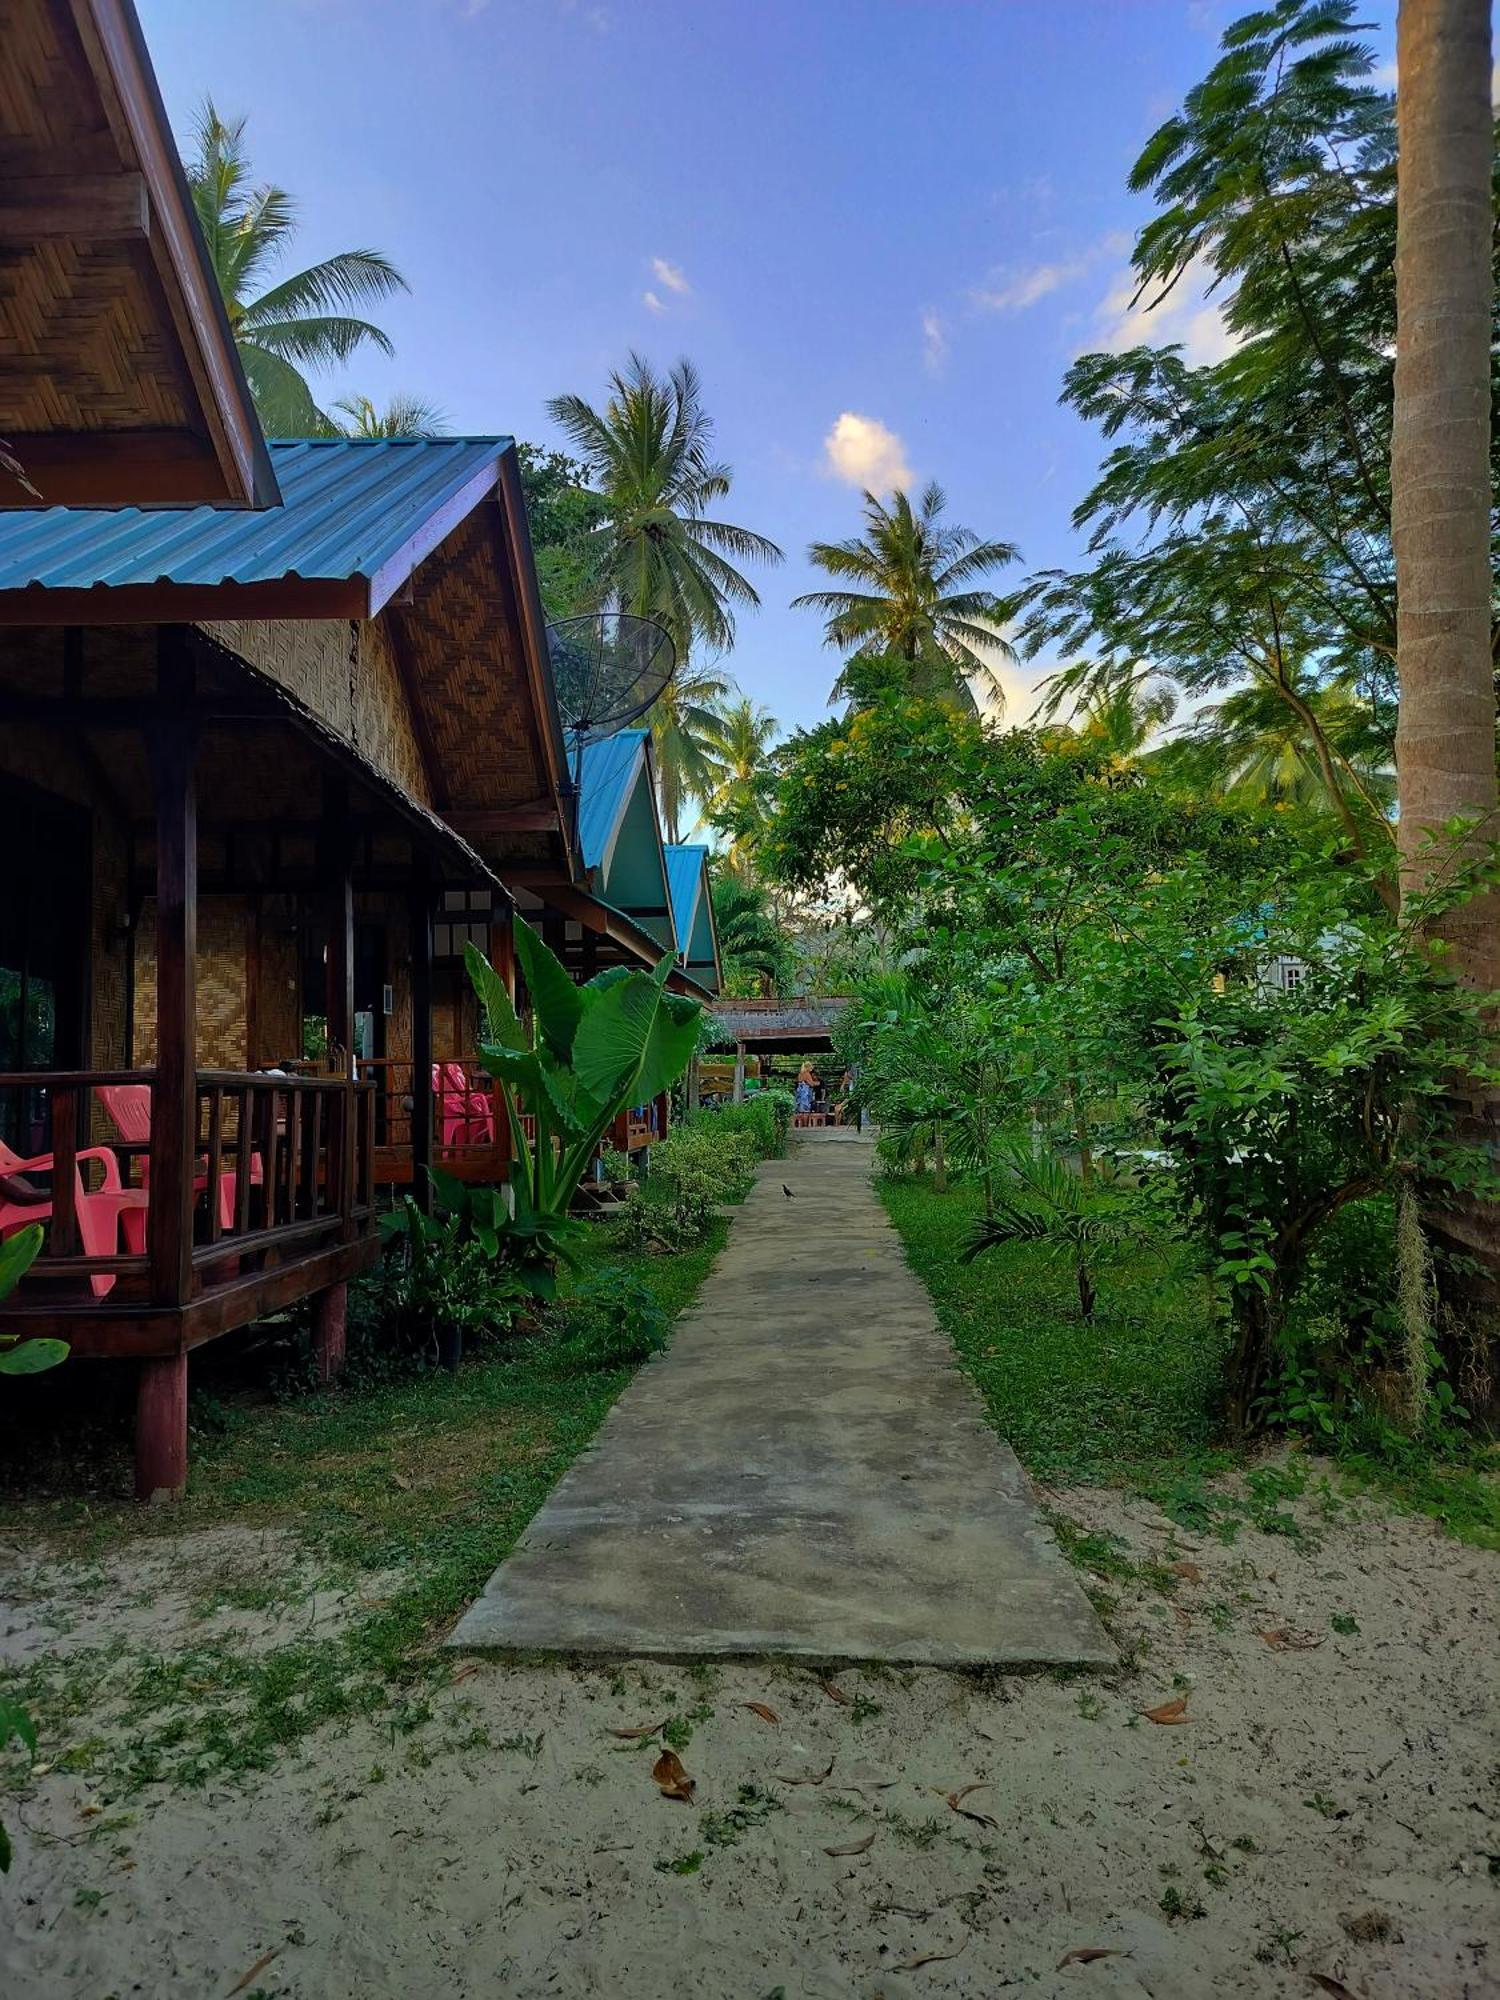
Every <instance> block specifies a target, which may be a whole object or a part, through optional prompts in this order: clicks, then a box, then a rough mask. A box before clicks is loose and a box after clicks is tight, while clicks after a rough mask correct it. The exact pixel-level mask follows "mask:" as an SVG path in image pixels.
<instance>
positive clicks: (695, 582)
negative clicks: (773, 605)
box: [547, 354, 781, 663]
mask: <svg viewBox="0 0 1500 2000" xmlns="http://www.w3.org/2000/svg"><path fill="white" fill-rule="evenodd" d="M547 407H548V410H549V412H550V414H551V415H552V417H553V419H554V421H555V422H556V423H557V424H558V425H559V427H560V428H561V429H562V431H563V433H564V435H565V436H566V438H567V440H568V442H569V444H570V445H571V446H572V448H573V450H574V451H576V452H577V453H578V455H579V457H580V458H581V459H582V460H583V462H584V465H585V467H586V469H587V472H588V475H589V476H590V477H591V478H592V479H593V481H594V483H595V485H596V486H597V489H598V491H599V493H600V494H601V496H602V498H603V500H604V503H605V511H604V514H603V517H602V518H601V519H600V521H599V522H598V524H597V526H596V528H595V531H594V535H593V538H592V539H593V540H594V541H595V543H596V544H597V563H596V565H595V569H594V574H595V576H596V577H597V580H598V586H599V592H600V602H601V603H603V604H607V605H609V606H610V607H611V608H613V609H615V610H619V611H625V612H629V613H631V614H633V615H634V616H635V617H638V618H652V619H655V620H656V622H657V623H658V624H660V625H662V626H664V627H665V629H666V630H667V632H668V633H669V634H670V635H671V638H672V641H673V643H674V644H675V646H676V647H677V656H678V661H679V663H681V662H684V661H685V660H686V659H687V657H688V654H689V652H690V651H691V650H692V648H693V647H694V645H696V644H703V645H707V646H709V647H712V648H725V647H728V646H730V645H732V644H733V642H734V614H735V611H736V610H737V609H741V608H752V607H754V606H756V605H758V604H759V602H760V598H759V597H758V595H757V594H756V591H755V589H754V586H753V585H752V584H751V583H750V581H749V579H748V578H747V577H746V576H744V575H743V573H742V572H741V571H740V570H739V569H738V568H736V567H735V565H736V564H737V563H741V562H746V561H750V562H768V563H775V562H780V560H781V550H780V549H779V548H777V546H776V544H775V543H774V542H771V541H768V540H767V539H766V537H765V536H764V535H758V534H755V533H754V532H753V531H752V530H751V529H749V528H739V527H735V526H734V525H732V524H731V523H730V522H727V521H721V520H718V519H716V518H715V517H713V516H712V515H710V514H709V513H708V511H707V510H708V509H709V508H710V507H711V506H712V505H713V504H714V502H715V501H718V500H722V499H724V498H725V497H726V495H727V494H728V492H729V488H730V483H731V478H732V474H731V472H730V468H729V467H728V466H727V465H725V464H723V463H722V462H721V461H719V460H717V459H715V458H714V456H713V442H714V436H713V423H712V420H711V419H710V418H709V416H708V413H707V412H706V411H705V409H704V408H703V398H702V391H701V388H700V385H699V381H698V372H697V370H696V369H695V368H694V367H693V365H692V363H691V362H690V361H686V360H684V361H679V362H678V363H677V364H676V366H675V367H674V368H673V369H672V370H671V372H670V373H669V374H668V375H665V376H661V375H658V374H657V373H656V371H655V370H654V369H653V368H652V366H651V364H650V363H649V362H648V361H646V360H645V359H644V358H643V357H642V356H641V355H639V354H632V355H631V356H630V359H629V362H628V363H627V365H626V366H625V368H624V369H623V370H616V371H615V373H614V374H612V375H611V376H610V378H609V396H608V400H607V401H606V403H605V405H604V408H603V409H602V410H596V409H595V408H594V407H593V406H592V405H591V404H589V403H587V402H585V401H584V399H583V398H582V397H581V396H573V395H568V396H558V397H556V398H555V399H554V400H553V401H552V402H551V403H549V404H548V406H547Z"/></svg>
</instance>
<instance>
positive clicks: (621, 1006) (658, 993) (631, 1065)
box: [573, 960, 700, 1107]
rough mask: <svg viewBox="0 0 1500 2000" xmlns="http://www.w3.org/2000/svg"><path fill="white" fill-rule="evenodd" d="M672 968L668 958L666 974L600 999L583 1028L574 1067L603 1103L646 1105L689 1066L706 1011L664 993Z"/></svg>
mask: <svg viewBox="0 0 1500 2000" xmlns="http://www.w3.org/2000/svg"><path fill="white" fill-rule="evenodd" d="M670 970H671V961H670V960H667V961H665V970H663V968H662V967H660V966H659V967H658V968H657V971H656V972H655V973H650V974H648V973H644V972H635V973H632V974H631V975H630V976H629V978H627V979H622V980H619V981H617V982H616V983H615V984H614V985H613V986H610V987H607V988H606V989H605V990H604V991H603V992H602V993H599V994H598V995H597V996H596V998H595V1000H594V1002H593V1005H592V1006H591V1007H590V1008H589V1009H588V1011H587V1013H586V1014H585V1015H584V1017H583V1020H582V1022H581V1023H580V1024H579V1029H578V1035H577V1038H576V1040H575V1042H574V1045H573V1067H574V1069H575V1070H576V1071H577V1073H578V1080H579V1082H580V1083H581V1084H582V1086H583V1088H584V1089H585V1090H587V1091H588V1092H589V1093H590V1094H591V1095H592V1096H594V1097H596V1098H598V1100H599V1101H600V1103H602V1104H606V1105H613V1106H615V1107H618V1106H619V1105H620V1104H621V1103H622V1102H624V1103H627V1104H636V1103H644V1102H645V1101H646V1099H647V1098H650V1097H654V1096H656V1094H657V1092H658V1091H661V1090H665V1089H666V1087H667V1085H668V1084H669V1083H671V1082H672V1081H673V1080H674V1078H676V1077H678V1076H680V1075H681V1074H682V1072H683V1071H684V1070H685V1069H686V1068H687V1066H688V1062H689V1061H690V1059H691V1057H692V1054H693V1050H694V1048H695V1047H696V1045H697V1037H698V1014H699V1011H700V1010H699V1007H698V1004H697V1002H696V1001H693V1000H681V999H679V998H678V997H677V996H676V995H675V994H667V993H664V992H663V986H664V984H665V981H666V976H667V973H668V972H670ZM669 1002H670V1005H669V1004H668V1003H669Z"/></svg>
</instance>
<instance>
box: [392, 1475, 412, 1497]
mask: <svg viewBox="0 0 1500 2000" xmlns="http://www.w3.org/2000/svg"><path fill="white" fill-rule="evenodd" d="M391 1484H392V1486H394V1487H395V1489H396V1491H397V1492H398V1493H410V1491H411V1481H410V1480H409V1479H408V1478H407V1477H406V1475H405V1474H404V1473H401V1472H393V1473H392V1474H391Z"/></svg>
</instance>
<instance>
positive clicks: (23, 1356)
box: [0, 1340, 68, 1375]
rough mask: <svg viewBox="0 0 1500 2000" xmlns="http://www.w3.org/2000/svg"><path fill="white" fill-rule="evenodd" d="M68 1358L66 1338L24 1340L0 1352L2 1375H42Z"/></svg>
mask: <svg viewBox="0 0 1500 2000" xmlns="http://www.w3.org/2000/svg"><path fill="white" fill-rule="evenodd" d="M67 1358H68V1343H67V1342H66V1341H65V1340H23V1341H22V1342H21V1344H20V1345H19V1347H11V1348H7V1349H6V1350H5V1351H4V1352H0V1375H40V1374H41V1373H42V1371H43V1369H45V1368H55V1367H56V1366H57V1364H58V1363H59V1362H60V1361H66V1360H67Z"/></svg>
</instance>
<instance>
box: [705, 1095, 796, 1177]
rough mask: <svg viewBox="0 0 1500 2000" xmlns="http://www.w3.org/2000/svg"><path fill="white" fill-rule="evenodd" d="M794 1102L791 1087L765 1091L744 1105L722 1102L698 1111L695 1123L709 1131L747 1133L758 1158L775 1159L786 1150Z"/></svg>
mask: <svg viewBox="0 0 1500 2000" xmlns="http://www.w3.org/2000/svg"><path fill="white" fill-rule="evenodd" d="M794 1105H795V1099H794V1098H793V1096H792V1093H791V1092H790V1091H789V1090H762V1091H757V1093H756V1094H755V1096H754V1097H747V1098H746V1099H745V1102H744V1103H743V1104H720V1105H718V1106H716V1107H715V1108H714V1109H713V1110H711V1111H710V1110H703V1111H698V1112H695V1113H694V1115H693V1118H692V1120H691V1125H692V1128H693V1129H695V1130H701V1131H705V1132H717V1133H721V1134H728V1133H731V1132H739V1133H747V1134H748V1135H749V1136H750V1137H751V1138H752V1139H753V1140H754V1142H755V1152H756V1157H757V1158H758V1159H763V1160H766V1159H775V1158H779V1156H780V1155H781V1154H782V1153H784V1152H785V1151H786V1135H787V1132H788V1131H789V1130H790V1128H791V1123H792V1111H793V1108H794Z"/></svg>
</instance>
